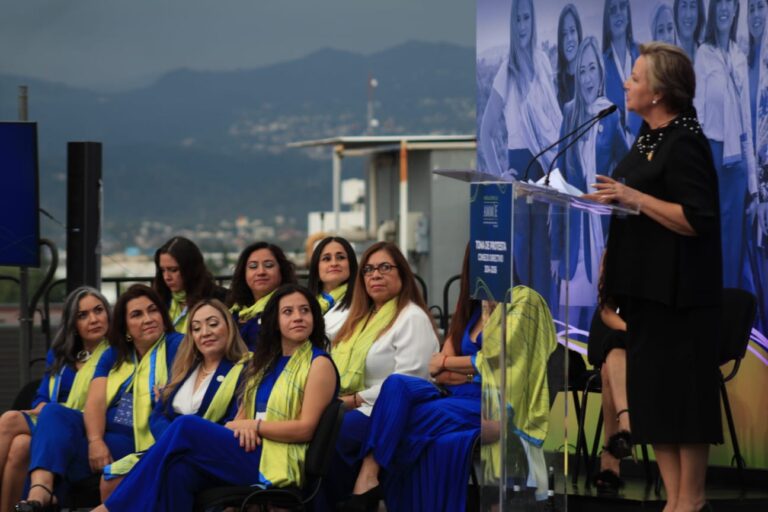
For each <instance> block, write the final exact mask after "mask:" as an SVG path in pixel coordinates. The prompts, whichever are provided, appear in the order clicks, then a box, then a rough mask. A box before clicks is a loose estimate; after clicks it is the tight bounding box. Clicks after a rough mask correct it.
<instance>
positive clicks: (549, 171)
mask: <svg viewBox="0 0 768 512" xmlns="http://www.w3.org/2000/svg"><path fill="white" fill-rule="evenodd" d="M617 109H618V107H617V106H616V105H611V106H610V107H606V108H604V109H603V110H601V111H600V112H598V113H597V115H596V116H594V117H592V118H590V119H589V120H587V122H585V123H582V124H581V125H580V126H579V128H577V129H576V130H573V132H571V134H569V135H566V136H565V137H563V138H562V139H560V140H561V141H563V140H565V139H567V138H568V137H570V135H572V134H573V133H575V132H577V131H578V130H580V129H581V128H584V127H585V126H586V128H584V130H583V131H582V132H581V133H579V134H578V135H576V136H575V137H574V138H573V139H571V141H570V142H569V143H568V144H566V145H565V147H564V148H563V149H561V150H560V151H558V152H557V154H555V158H553V159H552V161H551V162H550V163H549V169H547V178H546V179H545V180H544V185H545V186H547V187H548V186H549V175H550V174H552V169H553V168H554V167H555V162H557V159H558V158H560V155H562V154H563V153H565V152H566V151H568V148H570V147H571V146H573V145H574V144H576V142H577V141H578V140H579V139H580V138H582V137H583V136H584V135H586V134H587V132H589V130H590V129H592V127H593V126H595V124H597V123H598V122H600V120H601V119H602V118H604V117H606V116H609V115H611V114H613V113H614V112H616V110H617Z"/></svg>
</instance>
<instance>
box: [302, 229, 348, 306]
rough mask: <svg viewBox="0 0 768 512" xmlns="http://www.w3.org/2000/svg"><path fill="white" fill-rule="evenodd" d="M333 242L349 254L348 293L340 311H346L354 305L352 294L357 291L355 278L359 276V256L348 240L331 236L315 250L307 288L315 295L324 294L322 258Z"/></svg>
mask: <svg viewBox="0 0 768 512" xmlns="http://www.w3.org/2000/svg"><path fill="white" fill-rule="evenodd" d="M331 242H336V243H337V244H339V245H341V246H342V247H343V248H344V252H345V253H347V261H348V262H349V277H348V278H347V281H346V283H344V284H346V285H347V293H346V294H345V295H344V298H343V299H342V301H341V303H340V304H339V309H341V310H345V309H347V308H349V306H350V304H352V294H353V293H354V290H355V276H356V275H357V256H355V250H354V249H352V245H350V243H349V242H348V241H347V239H346V238H342V237H340V236H329V237H326V238H323V239H322V240H321V241H320V243H319V244H317V247H315V250H314V251H313V252H312V260H311V261H310V262H309V280H308V282H307V288H309V291H311V292H312V293H314V294H315V295H319V294H321V293H322V292H323V282H322V281H321V280H320V271H319V267H320V257H321V256H322V255H323V249H325V246H327V245H328V244H330V243H331Z"/></svg>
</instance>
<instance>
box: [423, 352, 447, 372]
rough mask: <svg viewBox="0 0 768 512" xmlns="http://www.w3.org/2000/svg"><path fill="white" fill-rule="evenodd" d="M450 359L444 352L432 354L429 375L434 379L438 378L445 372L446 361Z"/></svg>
mask: <svg viewBox="0 0 768 512" xmlns="http://www.w3.org/2000/svg"><path fill="white" fill-rule="evenodd" d="M447 358H448V356H446V355H445V354H443V353H442V352H438V353H436V354H432V359H430V360H429V366H428V370H429V374H430V375H431V376H432V377H436V376H437V375H440V374H441V373H442V372H444V371H445V360H446V359H447Z"/></svg>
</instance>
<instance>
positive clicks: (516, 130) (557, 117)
mask: <svg viewBox="0 0 768 512" xmlns="http://www.w3.org/2000/svg"><path fill="white" fill-rule="evenodd" d="M536 45H537V38H536V16H535V9H534V2H533V1H532V0H512V8H511V12H510V23H509V53H508V54H507V56H506V57H505V58H504V59H502V61H501V64H500V65H499V69H498V71H497V73H496V76H495V78H494V79H493V84H492V86H491V92H490V96H489V98H488V102H487V104H486V106H485V111H484V112H483V115H482V118H481V120H480V123H479V130H480V133H479V138H478V139H479V141H480V147H479V148H478V151H479V153H480V154H481V156H482V160H484V161H485V165H486V168H485V169H482V170H483V171H484V172H488V173H491V174H495V175H497V176H501V175H506V176H511V177H513V178H516V179H518V180H525V181H527V180H528V179H532V180H534V181H535V180H538V179H539V178H541V177H543V176H544V173H545V171H546V169H548V168H549V165H550V163H551V162H552V160H553V159H554V157H555V154H556V153H557V147H553V148H552V149H550V150H548V151H546V152H545V153H544V154H542V155H541V156H539V157H538V158H537V159H536V160H535V161H533V157H534V155H536V154H538V153H539V152H541V151H542V150H543V149H544V148H546V147H547V146H549V145H551V144H552V143H553V142H555V141H556V140H557V139H558V137H559V135H560V127H561V125H562V121H563V116H562V113H561V112H560V106H559V104H558V99H557V94H556V92H555V77H554V74H553V72H552V66H551V64H550V61H549V58H548V56H547V55H546V54H545V53H544V52H543V51H542V50H541V49H539V48H537V46H536ZM502 118H503V120H504V123H505V124H504V125H501V120H502ZM501 126H506V131H507V152H506V155H507V161H506V162H504V161H499V158H498V157H497V153H496V148H495V147H494V138H495V137H496V136H497V135H498V133H499V131H500V127H501ZM529 165H530V168H529ZM526 169H528V170H527V171H526ZM520 201H524V200H523V199H521V200H520ZM522 205H524V203H522V202H521V203H519V204H518V208H517V209H516V215H517V217H516V220H515V224H516V227H515V241H514V244H515V248H516V250H515V274H516V276H517V282H519V283H521V284H525V285H527V286H531V287H532V288H534V289H536V290H537V291H538V292H539V293H541V294H542V295H544V297H545V298H547V299H548V300H549V301H550V304H552V303H554V302H555V298H554V297H555V294H556V291H555V289H554V282H553V281H552V278H551V275H550V266H549V261H550V241H549V227H548V223H547V218H548V209H547V206H546V205H543V204H541V203H535V204H533V205H531V206H530V207H524V206H522ZM521 206H522V207H521Z"/></svg>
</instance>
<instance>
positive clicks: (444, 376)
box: [435, 371, 467, 386]
mask: <svg viewBox="0 0 768 512" xmlns="http://www.w3.org/2000/svg"><path fill="white" fill-rule="evenodd" d="M435 382H437V383H438V384H442V385H443V386H456V385H458V384H466V383H467V376H466V374H464V373H457V372H452V371H447V372H442V373H440V374H438V375H437V376H436V377H435Z"/></svg>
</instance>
